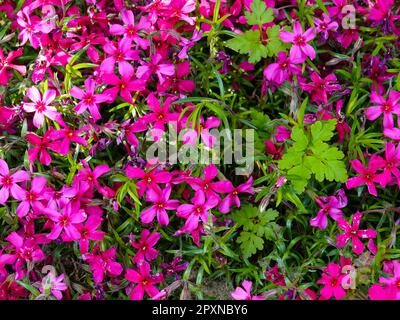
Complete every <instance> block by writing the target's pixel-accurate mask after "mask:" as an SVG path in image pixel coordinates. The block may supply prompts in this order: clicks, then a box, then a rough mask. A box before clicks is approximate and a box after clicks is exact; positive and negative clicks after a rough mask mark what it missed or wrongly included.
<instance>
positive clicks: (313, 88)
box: [302, 72, 341, 104]
mask: <svg viewBox="0 0 400 320" xmlns="http://www.w3.org/2000/svg"><path fill="white" fill-rule="evenodd" d="M310 79H311V82H310V83H306V84H303V86H302V88H303V90H304V91H306V92H308V93H310V94H311V99H312V100H313V101H315V102H316V103H318V104H321V103H325V104H327V103H328V94H329V93H332V92H334V91H337V90H339V89H340V88H341V86H340V85H339V84H337V78H336V76H335V75H334V74H333V73H331V74H330V75H328V76H326V77H325V78H321V77H320V76H319V75H318V73H316V72H313V73H312V74H311V75H310Z"/></svg>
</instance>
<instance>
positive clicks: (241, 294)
mask: <svg viewBox="0 0 400 320" xmlns="http://www.w3.org/2000/svg"><path fill="white" fill-rule="evenodd" d="M252 286H253V283H252V282H251V281H248V280H244V281H243V283H242V287H243V288H241V287H237V288H236V289H235V291H233V292H231V296H232V298H233V299H235V300H265V298H264V297H263V296H252V295H251V287H252Z"/></svg>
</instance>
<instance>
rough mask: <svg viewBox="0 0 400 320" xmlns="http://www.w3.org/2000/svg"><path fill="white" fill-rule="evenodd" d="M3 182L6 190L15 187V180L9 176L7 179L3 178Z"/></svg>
mask: <svg viewBox="0 0 400 320" xmlns="http://www.w3.org/2000/svg"><path fill="white" fill-rule="evenodd" d="M2 182H3V185H4V186H5V187H6V188H10V187H11V186H12V185H13V178H12V177H9V176H5V177H3V181H2Z"/></svg>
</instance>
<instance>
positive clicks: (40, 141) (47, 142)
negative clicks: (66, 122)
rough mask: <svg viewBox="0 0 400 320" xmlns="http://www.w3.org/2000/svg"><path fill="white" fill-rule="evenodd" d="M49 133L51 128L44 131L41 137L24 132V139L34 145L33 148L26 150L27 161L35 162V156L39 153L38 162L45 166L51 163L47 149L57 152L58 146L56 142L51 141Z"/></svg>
mask: <svg viewBox="0 0 400 320" xmlns="http://www.w3.org/2000/svg"><path fill="white" fill-rule="evenodd" d="M51 134H52V131H51V130H47V131H46V132H45V133H44V135H43V138H41V137H39V136H38V135H36V134H34V133H28V134H26V136H25V137H26V139H27V140H28V141H29V143H30V144H31V145H33V146H35V147H34V148H30V149H29V150H28V159H29V161H31V162H35V161H36V158H37V156H38V155H39V161H40V163H42V164H44V165H45V166H48V165H49V164H50V163H51V156H50V154H49V152H48V151H47V149H49V150H52V151H54V152H58V151H59V148H60V145H59V143H58V142H51V138H50V137H51Z"/></svg>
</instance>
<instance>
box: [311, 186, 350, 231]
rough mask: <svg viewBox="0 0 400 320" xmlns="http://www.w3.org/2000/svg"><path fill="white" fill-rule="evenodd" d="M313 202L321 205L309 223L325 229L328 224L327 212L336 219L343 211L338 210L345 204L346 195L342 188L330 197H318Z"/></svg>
mask: <svg viewBox="0 0 400 320" xmlns="http://www.w3.org/2000/svg"><path fill="white" fill-rule="evenodd" d="M315 202H317V203H318V205H319V206H320V207H321V210H319V211H318V214H317V216H316V217H315V218H313V219H311V221H310V225H311V226H313V227H318V228H320V229H326V227H327V226H328V218H327V214H329V215H330V216H331V218H332V219H333V220H335V221H337V220H338V219H339V218H340V217H341V216H342V215H343V211H342V210H340V209H342V208H344V207H345V206H347V197H346V194H345V193H344V190H343V189H340V190H339V191H338V192H337V195H335V196H330V197H319V198H317V199H315Z"/></svg>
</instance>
